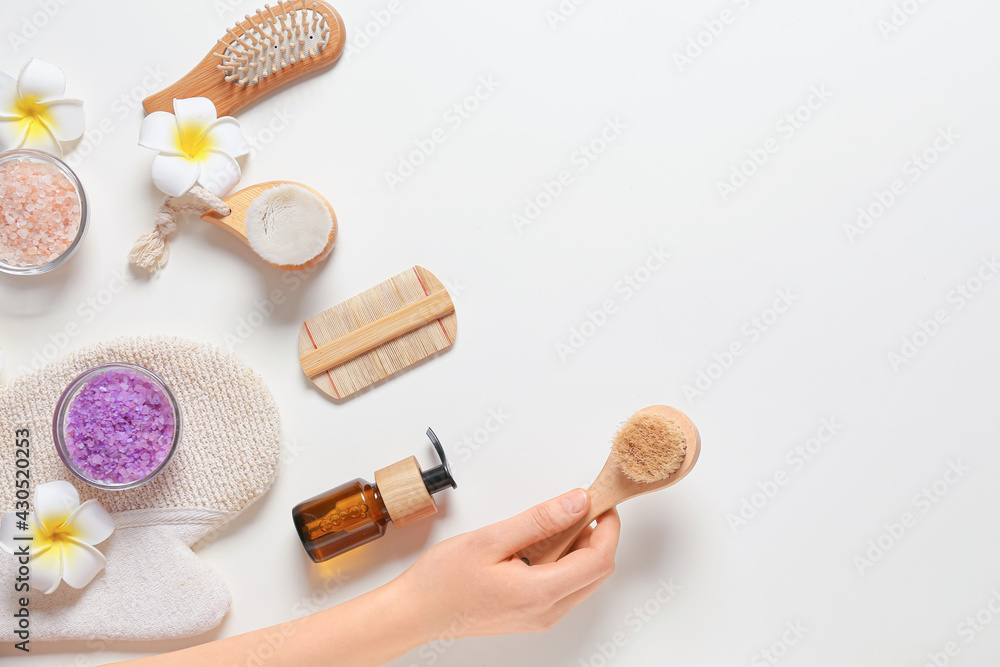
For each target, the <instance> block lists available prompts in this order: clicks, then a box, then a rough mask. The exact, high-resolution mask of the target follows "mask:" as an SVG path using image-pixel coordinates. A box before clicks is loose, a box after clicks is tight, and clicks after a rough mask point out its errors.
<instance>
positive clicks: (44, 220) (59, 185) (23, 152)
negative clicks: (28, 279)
mask: <svg viewBox="0 0 1000 667" xmlns="http://www.w3.org/2000/svg"><path fill="white" fill-rule="evenodd" d="M86 231H87V198H86V195H84V192H83V186H81V185H80V180H79V179H78V178H77V177H76V174H74V173H73V170H72V169H70V168H69V167H67V166H66V165H65V164H64V163H63V162H62V161H61V160H59V159H57V158H55V157H53V156H51V155H49V154H48V153H43V152H42V151H34V150H28V149H18V150H12V151H7V152H5V153H0V271H2V272H4V273H13V274H20V275H30V274H36V273H45V272H47V271H51V270H52V269H54V268H56V267H57V266H59V265H60V264H62V263H63V262H65V261H66V260H67V259H69V258H70V256H71V255H72V254H73V253H74V252H76V249H77V248H78V247H79V245H80V243H81V242H82V241H83V237H84V235H85V234H86Z"/></svg>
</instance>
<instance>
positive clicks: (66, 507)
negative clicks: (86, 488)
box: [35, 479, 80, 532]
mask: <svg viewBox="0 0 1000 667" xmlns="http://www.w3.org/2000/svg"><path fill="white" fill-rule="evenodd" d="M79 506H80V494H79V493H78V492H77V490H76V487H75V486H73V485H72V484H70V483H69V482H66V481H63V480H61V479H60V480H58V481H55V482H48V483H46V484H39V485H38V486H37V487H36V488H35V518H36V519H37V520H38V524H39V525H40V526H41V527H42V528H43V529H44V530H46V531H48V532H52V531H54V530H56V529H57V528H59V527H60V526H61V525H63V524H64V523H66V519H68V518H69V517H70V515H72V514H73V511H74V510H76V508H77V507H79Z"/></svg>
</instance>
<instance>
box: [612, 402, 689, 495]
mask: <svg viewBox="0 0 1000 667" xmlns="http://www.w3.org/2000/svg"><path fill="white" fill-rule="evenodd" d="M686 450H687V438H686V436H685V433H684V429H682V428H681V427H680V426H679V425H678V424H677V422H676V421H674V420H673V419H670V418H668V417H665V416H663V415H662V414H659V413H656V412H649V411H640V412H637V413H635V414H634V415H632V417H631V418H629V420H628V421H627V422H625V424H623V425H622V427H621V429H619V431H618V433H616V434H615V438H614V440H613V441H612V445H611V451H612V454H613V455H614V458H615V461H617V463H618V467H620V468H621V470H622V472H623V473H625V475H626V476H627V477H628V478H629V479H631V480H632V481H634V482H645V483H649V482H657V481H660V480H662V479H666V478H667V477H669V476H670V475H672V474H674V473H675V472H677V470H678V469H679V468H680V467H681V464H682V463H684V453H685V451H686Z"/></svg>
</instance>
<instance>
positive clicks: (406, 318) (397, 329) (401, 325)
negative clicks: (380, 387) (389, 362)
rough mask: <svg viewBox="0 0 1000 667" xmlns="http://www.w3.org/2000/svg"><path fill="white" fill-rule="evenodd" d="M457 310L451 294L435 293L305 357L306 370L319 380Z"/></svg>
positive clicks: (307, 373) (303, 357) (303, 363)
mask: <svg viewBox="0 0 1000 667" xmlns="http://www.w3.org/2000/svg"><path fill="white" fill-rule="evenodd" d="M454 310H455V306H454V304H452V302H451V297H449V296H448V292H446V291H441V292H434V293H432V294H430V295H429V296H425V297H423V298H421V299H417V300H416V301H414V302H413V303H410V304H407V305H406V306H403V307H402V308H400V309H399V310H397V311H395V312H393V313H390V314H389V315H386V316H385V317H383V318H381V319H378V320H375V321H374V322H372V323H371V324H366V325H365V326H363V327H360V328H358V329H355V330H354V331H352V332H351V333H349V334H347V335H346V336H343V337H341V338H338V339H337V340H335V341H333V342H331V343H327V344H326V345H322V346H320V347H318V348H317V349H315V350H312V351H310V352H307V353H306V354H304V355H302V358H301V362H302V370H303V371H305V374H306V375H307V376H308V377H316V376H317V375H320V374H321V373H324V372H326V371H328V370H330V369H331V368H335V367H337V366H339V365H341V364H342V363H344V362H346V361H350V360H351V359H353V358H355V357H357V356H358V355H361V354H364V353H365V352H368V351H369V350H373V349H375V348H376V347H378V346H379V345H382V344H383V343H387V342H389V341H390V340H392V339H394V338H398V337H399V336H402V335H403V334H405V333H407V332H408V331H413V330H414V329H417V328H418V327H422V326H423V325H425V324H427V323H428V322H433V321H434V320H436V319H440V318H442V317H444V316H445V315H447V314H448V313H451V312H453V311H454Z"/></svg>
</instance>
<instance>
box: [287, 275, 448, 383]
mask: <svg viewBox="0 0 1000 667" xmlns="http://www.w3.org/2000/svg"><path fill="white" fill-rule="evenodd" d="M457 327H458V321H457V317H456V315H455V306H454V304H453V303H452V301H451V297H449V296H448V292H447V290H445V288H444V285H442V284H441V281H439V280H438V279H437V278H436V277H435V276H434V274H433V273H431V272H430V271H428V270H427V269H425V268H423V267H420V266H414V267H413V268H412V269H407V270H406V271H403V272H402V273H400V274H399V275H398V276H395V277H393V278H390V279H389V280H386V281H385V282H382V283H379V284H378V285H376V286H375V287H372V288H371V289H369V290H367V291H365V292H362V293H361V294H358V295H356V296H353V297H351V298H350V299H348V300H347V301H344V302H343V303H340V304H338V305H336V306H334V307H333V308H330V309H329V310H326V311H324V312H322V313H320V314H319V315H315V316H313V317H310V318H309V319H307V320H306V321H305V322H304V323H303V324H302V329H301V331H300V332H299V361H300V363H301V364H302V370H303V372H305V374H306V376H307V377H308V378H309V379H310V380H312V382H313V384H315V385H316V386H317V387H318V388H319V389H320V391H322V392H323V393H325V394H327V395H328V396H331V397H332V398H336V399H342V398H346V397H348V396H350V395H352V394H355V393H357V392H359V391H361V390H362V389H365V388H367V387H370V386H371V385H373V384H375V383H376V382H378V381H379V380H383V379H385V378H387V377H390V376H392V375H393V374H395V373H398V372H399V371H401V370H403V369H404V368H407V367H409V366H412V365H413V364H415V363H417V362H419V361H421V360H423V359H426V358H427V357H430V356H432V355H434V354H436V353H438V352H441V351H443V350H446V349H448V348H449V347H451V344H452V342H454V340H455V333H456V330H457Z"/></svg>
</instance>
